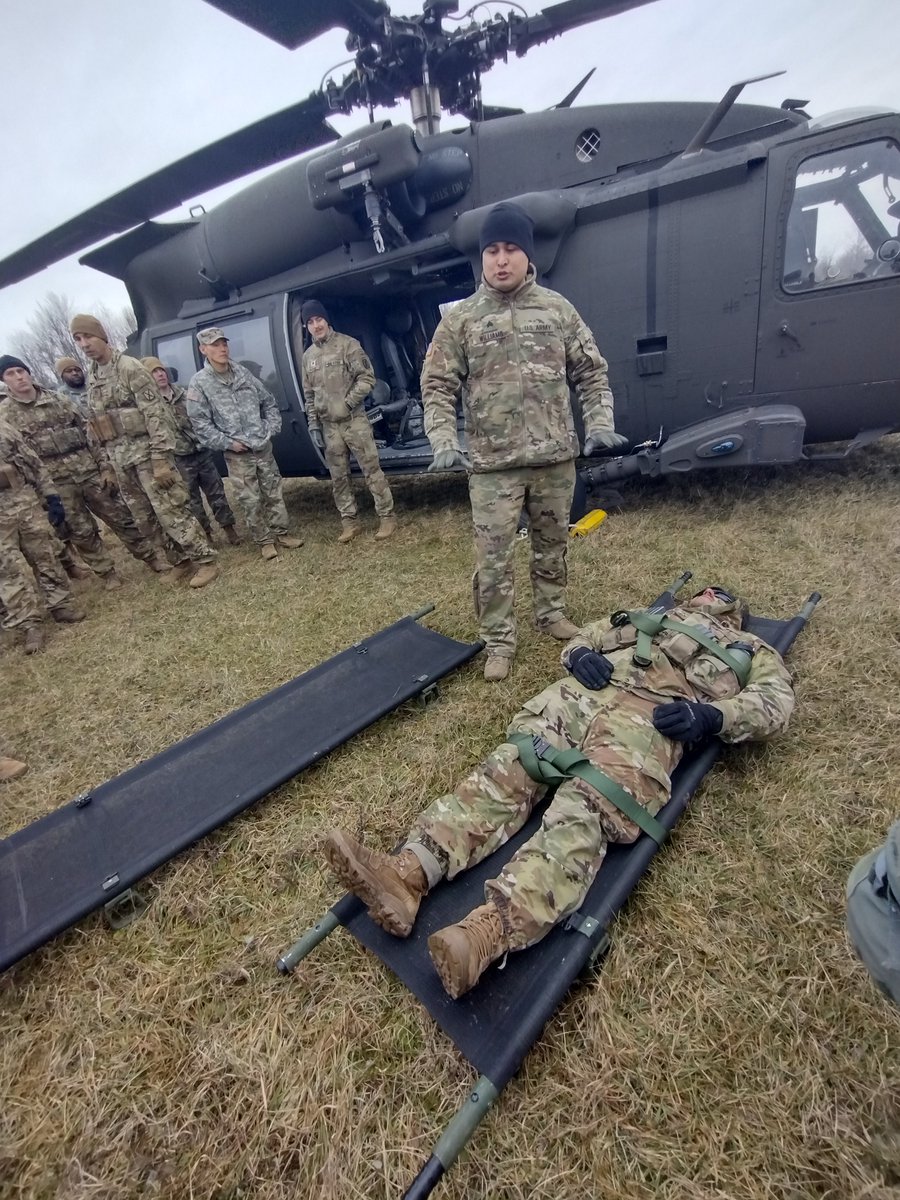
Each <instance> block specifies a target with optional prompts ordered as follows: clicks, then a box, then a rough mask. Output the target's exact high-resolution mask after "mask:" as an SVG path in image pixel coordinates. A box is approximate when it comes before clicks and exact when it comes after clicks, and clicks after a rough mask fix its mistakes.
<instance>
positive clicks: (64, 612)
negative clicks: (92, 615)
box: [50, 604, 87, 625]
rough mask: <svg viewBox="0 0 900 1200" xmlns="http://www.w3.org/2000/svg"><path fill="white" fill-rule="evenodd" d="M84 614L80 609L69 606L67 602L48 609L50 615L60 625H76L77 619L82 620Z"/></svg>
mask: <svg viewBox="0 0 900 1200" xmlns="http://www.w3.org/2000/svg"><path fill="white" fill-rule="evenodd" d="M86 615H87V614H86V613H83V612H81V610H80V609H77V608H69V606H68V604H61V605H60V606H59V608H51V609H50V616H51V617H52V618H53V620H54V621H56V622H58V623H59V624H60V625H77V624H78V622H79V621H83V620H84V618H85V616H86Z"/></svg>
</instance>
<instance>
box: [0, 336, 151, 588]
mask: <svg viewBox="0 0 900 1200" xmlns="http://www.w3.org/2000/svg"><path fill="white" fill-rule="evenodd" d="M0 378H2V380H3V382H4V383H5V384H6V386H7V387H8V388H9V393H10V395H9V402H8V404H7V406H6V408H5V410H4V415H5V416H6V419H7V420H8V421H9V422H10V424H11V425H14V426H15V427H16V429H18V431H19V432H20V433H21V434H22V435H23V436H24V437H25V438H26V439H27V440H28V443H29V445H30V446H31V448H32V449H33V450H35V451H36V453H37V455H38V457H39V458H40V459H41V461H42V462H43V464H44V466H45V467H46V468H47V471H48V472H49V473H50V475H51V477H52V479H53V483H54V486H55V488H56V491H57V492H58V494H59V496H60V498H61V500H62V503H63V508H64V509H65V510H66V521H65V525H64V526H62V527H61V530H60V533H61V535H62V536H63V537H64V538H65V544H66V546H67V547H68V548H69V550H70V553H71V548H72V547H74V548H75V549H76V550H77V551H78V552H79V554H80V555H81V557H82V558H83V559H84V561H85V562H86V563H87V564H88V566H89V567H90V568H91V571H93V572H94V573H95V574H97V575H99V576H100V578H101V579H103V580H104V582H105V585H106V588H107V590H112V589H113V588H118V587H121V586H122V584H121V580H120V579H119V577H118V575H116V572H115V569H114V566H113V560H112V559H111V558H110V556H109V553H108V551H107V550H106V548H105V547H104V545H103V542H102V541H101V539H100V531H99V529H98V528H97V522H96V521H95V520H94V517H95V516H97V517H99V518H100V519H101V521H103V522H104V523H105V524H106V525H108V526H109V528H110V529H112V531H113V532H114V533H116V534H117V535H118V536H119V538H121V540H122V542H123V543H124V544H125V546H126V547H127V548H128V550H130V551H131V553H132V554H133V555H134V557H135V558H137V559H140V561H141V562H145V563H147V564H148V565H151V564H152V563H154V561H155V560H156V555H157V550H156V547H155V546H154V545H153V543H152V542H150V541H149V540H148V539H147V538H146V537H144V535H143V534H142V533H141V531H140V530H139V529H138V527H137V525H136V524H135V521H134V517H133V516H132V515H131V511H130V510H129V508H128V507H127V505H126V504H125V502H124V500H123V499H122V498H121V496H120V495H119V493H118V487H117V484H116V474H115V471H113V469H112V465H111V463H110V462H109V460H108V459H107V457H106V455H105V454H104V453H103V449H102V447H100V446H99V445H97V444H96V443H95V444H93V445H89V444H88V438H87V429H86V426H85V422H84V420H83V419H82V417H81V415H80V413H79V412H78V411H77V410H76V409H75V407H74V406H73V405H72V403H71V401H70V400H68V399H67V398H66V397H64V396H63V395H62V394H61V393H54V392H47V391H45V390H44V389H43V388H42V387H40V386H38V384H36V383H35V382H34V380H33V379H32V376H31V369H30V368H29V367H27V366H26V365H25V363H23V362H22V360H21V359H18V358H13V357H12V356H11V355H9V354H7V355H4V356H3V357H2V358H0ZM65 565H66V563H65V561H64V562H63V566H64V567H65ZM157 565H160V564H157Z"/></svg>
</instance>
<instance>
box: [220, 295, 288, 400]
mask: <svg viewBox="0 0 900 1200" xmlns="http://www.w3.org/2000/svg"><path fill="white" fill-rule="evenodd" d="M222 328H223V329H224V330H225V333H226V334H227V335H228V343H229V349H230V350H231V360H232V362H237V363H240V364H241V366H244V367H246V368H247V370H248V371H250V372H252V374H254V375H255V376H256V378H257V379H259V380H261V381H262V383H264V384H265V386H266V387H267V388H268V389H269V391H270V392H271V393H272V395H273V396H274V397H275V401H276V403H277V405H278V407H279V408H280V409H281V411H282V412H287V411H288V410H289V409H290V405H289V404H288V402H287V399H286V398H285V394H284V388H283V387H282V384H281V379H280V378H279V375H278V371H277V370H276V368H275V351H274V349H273V346H272V330H271V327H270V325H269V318H268V317H251V318H249V319H248V320H246V321H228V322H223V324H222Z"/></svg>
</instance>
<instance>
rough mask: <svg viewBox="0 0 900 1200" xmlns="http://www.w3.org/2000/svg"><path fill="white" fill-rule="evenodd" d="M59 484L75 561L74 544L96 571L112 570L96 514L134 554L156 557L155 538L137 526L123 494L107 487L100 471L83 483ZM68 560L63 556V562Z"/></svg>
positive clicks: (144, 559) (67, 538)
mask: <svg viewBox="0 0 900 1200" xmlns="http://www.w3.org/2000/svg"><path fill="white" fill-rule="evenodd" d="M57 488H58V491H59V495H60V499H61V500H62V502H63V508H65V510H66V524H65V527H64V529H63V531H62V532H63V536H64V537H65V542H66V549H67V551H68V552H69V553H68V561H70V562H71V561H72V555H71V548H72V547H74V548H75V549H76V550H77V551H78V553H79V554H80V555H81V557H82V558H83V559H84V561H85V562H86V563H87V565H88V566H89V567H90V568H91V570H92V571H94V572H95V573H96V574H97V575H108V574H109V573H110V571H112V569H113V560H112V559H111V558H110V556H109V553H108V551H107V550H106V548H105V546H104V545H103V542H102V541H101V538H100V530H99V528H98V527H97V522H96V521H95V520H94V518H95V517H99V518H100V520H101V521H102V522H103V523H104V524H105V525H108V526H109V528H110V529H111V530H112V531H113V533H114V534H115V535H116V536H117V537H118V538H119V540H120V541H121V542H122V543H123V544H124V545H125V547H126V548H127V549H128V551H129V552H130V553H131V554H133V555H134V557H135V558H137V559H140V561H141V562H149V560H150V559H151V558H152V557H153V555H154V553H155V546H154V545H153V542H151V541H150V540H149V538H146V537H145V536H144V535H143V534H142V533H141V531H140V529H138V527H137V524H136V522H135V519H134V517H133V516H132V515H131V510H130V509H129V508H128V505H127V504H126V503H125V501H124V500H123V499H122V497H121V496H120V495H119V494H118V493H117V492H113V493H111V492H108V491H105V490H104V488H103V485H102V484H101V482H100V476H99V475H95V476H92V477H91V478H90V479H87V480H85V481H84V482H83V483H71V482H68V483H67V482H65V481H63V482H57ZM65 562H66V559H63V565H65Z"/></svg>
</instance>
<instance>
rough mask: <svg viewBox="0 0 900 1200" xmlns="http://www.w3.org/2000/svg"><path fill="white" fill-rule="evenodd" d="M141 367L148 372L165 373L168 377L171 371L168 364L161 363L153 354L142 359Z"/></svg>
mask: <svg viewBox="0 0 900 1200" xmlns="http://www.w3.org/2000/svg"><path fill="white" fill-rule="evenodd" d="M141 366H142V367H144V368H145V370H147V371H165V372H166V374H167V375H168V373H169V369H168V367H167V366H166V364H165V363H163V362H160V360H159V359H158V358H155V357H154V356H153V355H152V354H149V355H148V356H147V357H146V358H142V359H141Z"/></svg>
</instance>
